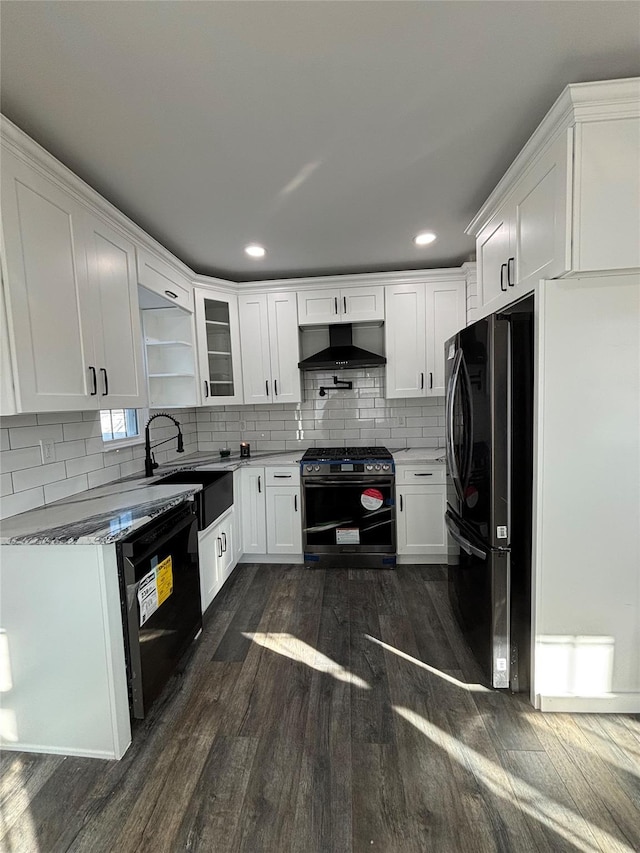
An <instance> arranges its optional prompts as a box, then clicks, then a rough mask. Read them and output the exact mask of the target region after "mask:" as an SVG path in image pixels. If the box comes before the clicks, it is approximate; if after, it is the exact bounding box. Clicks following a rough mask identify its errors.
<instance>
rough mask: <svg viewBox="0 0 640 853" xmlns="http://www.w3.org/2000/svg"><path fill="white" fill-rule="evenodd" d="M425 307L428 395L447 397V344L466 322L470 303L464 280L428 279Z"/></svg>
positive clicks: (426, 383)
mask: <svg viewBox="0 0 640 853" xmlns="http://www.w3.org/2000/svg"><path fill="white" fill-rule="evenodd" d="M426 308H427V333H426V343H427V371H426V372H427V376H426V382H425V385H426V394H427V396H428V397H444V391H445V381H444V364H445V358H444V344H445V341H446V340H447V339H448V338H450V337H451V336H452V335H455V334H456V332H459V331H460V329H463V328H464V325H465V318H466V312H467V305H466V285H465V282H464V280H462V279H460V280H459V281H443V282H440V281H428V282H427V284H426Z"/></svg>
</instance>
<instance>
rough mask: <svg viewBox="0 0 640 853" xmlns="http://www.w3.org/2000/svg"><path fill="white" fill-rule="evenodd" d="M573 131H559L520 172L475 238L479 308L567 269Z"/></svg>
mask: <svg viewBox="0 0 640 853" xmlns="http://www.w3.org/2000/svg"><path fill="white" fill-rule="evenodd" d="M571 139H572V135H571V132H570V131H566V132H565V133H564V134H562V135H561V136H560V137H559V138H558V139H557V140H556V141H555V142H554V144H553V145H551V146H550V147H549V148H548V149H547V150H546V151H545V152H544V153H543V155H542V156H540V157H539V158H538V159H537V160H536V161H535V163H533V165H532V166H531V168H530V169H529V170H528V171H527V172H526V173H525V174H524V175H523V177H522V180H521V181H519V182H518V185H517V186H516V187H515V189H514V191H513V192H512V193H511V195H510V196H509V197H508V199H507V200H506V201H505V203H504V204H503V205H502V206H501V207H500V208H499V209H498V210H497V211H496V213H495V214H494V215H493V216H492V217H491V219H490V220H489V221H488V222H487V224H486V225H485V226H484V228H483V229H482V230H481V231H480V233H479V234H478V236H477V238H476V257H477V261H478V292H479V294H480V303H481V306H482V308H483V311H484V313H487V311H496V310H498V309H499V308H500V307H502V306H504V305H507V304H508V303H509V302H513V300H514V299H516V298H517V297H518V296H519V295H520V294H524V293H526V292H528V291H529V290H531V289H532V288H533V286H534V285H535V284H536V282H537V281H539V280H540V279H542V278H555V277H557V276H559V275H562V274H563V273H565V272H567V270H568V269H569V259H568V257H567V251H568V249H567V245H568V244H567V231H566V216H567V213H566V211H567V158H568V157H569V155H570V149H571Z"/></svg>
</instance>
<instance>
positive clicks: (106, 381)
mask: <svg viewBox="0 0 640 853" xmlns="http://www.w3.org/2000/svg"><path fill="white" fill-rule="evenodd" d="M100 373H102V380H103V383H104V391H103V392H102V396H103V397H106V396H107V394H108V393H109V377H108V376H107V371H106V368H104V367H101V368H100Z"/></svg>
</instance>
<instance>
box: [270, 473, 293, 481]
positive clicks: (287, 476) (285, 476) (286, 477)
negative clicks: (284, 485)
mask: <svg viewBox="0 0 640 853" xmlns="http://www.w3.org/2000/svg"><path fill="white" fill-rule="evenodd" d="M273 478H274V479H276V478H277V479H278V480H289V479H290V478H291V474H274V475H273Z"/></svg>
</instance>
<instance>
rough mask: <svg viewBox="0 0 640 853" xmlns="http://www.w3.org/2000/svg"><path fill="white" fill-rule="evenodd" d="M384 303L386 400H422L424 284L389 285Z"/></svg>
mask: <svg viewBox="0 0 640 853" xmlns="http://www.w3.org/2000/svg"><path fill="white" fill-rule="evenodd" d="M385 300H386V321H385V324H384V331H385V352H386V356H387V367H386V379H387V383H386V396H387V397H388V398H394V397H422V396H423V395H424V374H425V371H426V369H427V368H426V358H427V355H426V352H427V351H426V340H425V332H426V315H425V305H426V294H425V286H424V282H416V283H415V284H395V285H389V286H388V287H387V293H386V296H385Z"/></svg>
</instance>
